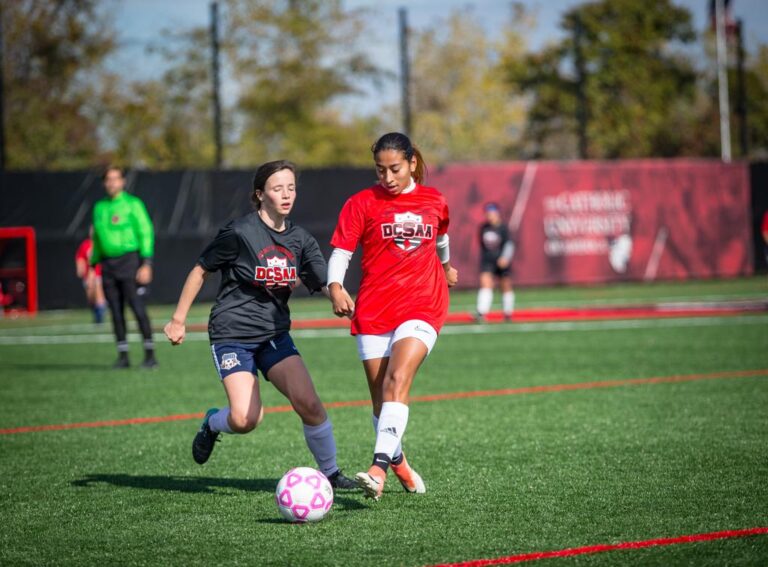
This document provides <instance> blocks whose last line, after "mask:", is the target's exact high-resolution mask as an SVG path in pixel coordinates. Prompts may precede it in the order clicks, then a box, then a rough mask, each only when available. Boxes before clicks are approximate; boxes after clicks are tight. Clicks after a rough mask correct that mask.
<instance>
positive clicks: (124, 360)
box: [112, 354, 131, 370]
mask: <svg viewBox="0 0 768 567" xmlns="http://www.w3.org/2000/svg"><path fill="white" fill-rule="evenodd" d="M130 367H131V361H130V360H128V356H127V355H124V354H121V355H120V356H118V357H117V360H116V361H115V363H114V364H113V365H112V368H114V369H115V370H123V369H125V368H130Z"/></svg>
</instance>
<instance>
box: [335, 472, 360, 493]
mask: <svg viewBox="0 0 768 567" xmlns="http://www.w3.org/2000/svg"><path fill="white" fill-rule="evenodd" d="M328 481H329V482H330V483H331V486H332V487H333V489H334V490H357V489H358V488H360V486H359V485H358V484H357V481H356V480H354V479H352V478H349V477H346V476H344V473H343V472H341V469H339V470H337V471H336V472H335V473H333V474H332V475H331V476H329V477H328Z"/></svg>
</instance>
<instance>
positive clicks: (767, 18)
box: [110, 0, 768, 113]
mask: <svg viewBox="0 0 768 567" xmlns="http://www.w3.org/2000/svg"><path fill="white" fill-rule="evenodd" d="M638 1H650V2H652V1H653V0H638ZM581 3H583V0H526V1H524V2H523V4H524V5H525V6H526V7H528V8H529V9H530V10H532V11H533V12H534V13H535V14H536V25H535V26H534V27H533V29H531V30H530V32H529V36H528V41H529V46H530V48H531V49H533V50H535V49H538V48H540V47H541V46H542V45H545V44H547V43H549V42H555V41H557V40H558V39H559V38H560V37H561V32H560V30H559V23H560V18H561V16H562V14H563V12H564V11H566V10H567V9H569V8H571V7H572V6H575V5H578V4H581ZM675 3H676V4H677V5H679V6H684V7H687V8H688V9H689V10H690V11H691V12H692V14H693V22H694V26H695V28H696V29H697V30H702V29H705V28H706V27H707V25H708V22H707V18H708V4H709V0H676V2H675ZM345 4H346V6H348V7H349V8H366V9H368V10H369V11H370V14H371V16H370V18H369V19H368V21H369V28H370V29H369V30H367V31H368V32H369V34H370V37H373V38H375V39H376V41H373V42H368V43H367V45H368V47H367V49H369V50H370V54H371V56H372V57H373V58H374V59H375V60H376V62H377V63H378V65H379V66H381V67H382V68H384V69H387V70H391V71H393V72H397V69H398V51H397V46H398V36H397V10H398V8H399V7H400V6H402V5H407V7H408V22H409V25H410V26H411V27H413V28H417V29H418V28H423V27H428V26H431V25H434V23H435V22H439V21H440V20H441V19H442V18H444V17H445V16H446V15H447V14H448V13H450V12H451V11H452V10H454V9H470V10H471V12H472V13H473V14H474V16H475V18H476V19H477V21H479V22H480V23H481V24H482V25H483V26H484V27H485V28H486V29H487V30H488V33H489V34H498V33H499V31H500V29H501V26H502V25H504V24H505V23H506V22H508V21H509V6H510V2H509V1H507V0H410V1H409V2H407V3H406V2H402V1H390V0H346V2H345ZM731 4H732V6H733V10H732V11H733V15H734V16H735V17H741V18H743V20H744V22H745V31H746V37H745V39H746V46H747V50H748V51H752V50H754V49H755V48H756V46H757V45H758V44H760V43H768V0H732V2H731ZM209 5H210V0H111V3H110V7H113V8H115V9H116V13H117V19H116V27H117V28H118V30H119V41H120V43H121V45H123V49H121V51H120V53H119V54H118V55H117V56H116V58H115V59H116V61H115V63H116V64H117V65H118V66H119V67H120V68H121V69H122V70H123V75H124V76H134V77H136V78H148V77H151V76H153V75H156V74H158V73H159V72H160V71H161V69H162V67H161V63H160V61H159V59H157V58H156V57H152V56H149V55H147V54H146V53H145V51H144V50H145V46H147V45H148V44H149V43H150V42H152V41H157V40H158V39H159V38H161V37H162V31H163V30H164V29H181V28H187V27H193V26H207V25H208V15H209ZM390 83H391V84H388V85H387V86H386V87H385V88H384V89H380V90H379V91H377V92H375V93H374V92H371V93H370V94H369V95H368V96H366V97H365V98H364V99H358V100H356V101H351V108H353V109H355V111H357V112H360V113H368V112H371V109H374V108H376V107H378V106H380V105H381V104H397V97H398V96H399V94H398V93H399V91H398V88H399V87H398V85H397V83H396V82H395V81H390ZM223 87H224V93H225V97H226V96H227V93H230V95H231V93H232V92H233V89H232V88H231V86H230V88H227V84H226V77H225V84H224V85H223ZM345 106H346V104H345Z"/></svg>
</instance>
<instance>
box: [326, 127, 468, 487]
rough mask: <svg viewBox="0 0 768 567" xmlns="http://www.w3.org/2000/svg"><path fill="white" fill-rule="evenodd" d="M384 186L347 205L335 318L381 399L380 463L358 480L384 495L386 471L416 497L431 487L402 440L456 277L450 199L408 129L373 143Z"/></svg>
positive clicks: (332, 272)
mask: <svg viewBox="0 0 768 567" xmlns="http://www.w3.org/2000/svg"><path fill="white" fill-rule="evenodd" d="M371 150H372V152H373V159H374V163H375V166H376V175H377V177H378V180H379V183H378V184H377V185H374V186H372V187H368V188H367V189H363V190H362V191H360V192H358V193H356V194H354V195H353V196H352V197H350V198H349V199H348V200H347V202H346V203H345V204H344V207H343V208H342V210H341V213H340V214H339V221H338V224H337V225H336V230H335V232H334V234H333V238H332V240H331V244H332V245H333V246H334V249H333V252H332V253H331V259H330V261H329V265H328V290H329V291H330V293H331V301H332V302H333V311H334V313H335V314H336V315H337V316H347V317H351V318H352V334H353V335H356V336H357V348H358V353H359V355H360V359H361V360H362V362H363V368H364V369H365V376H366V378H367V380H368V389H369V390H370V393H371V401H372V405H373V425H374V429H375V430H376V444H375V446H374V450H373V463H372V465H371V467H370V468H369V469H368V471H367V472H360V473H358V474H357V475H356V476H355V478H356V479H357V481H358V483H359V484H360V487H361V488H362V489H363V490H364V491H365V493H366V496H367V497H369V498H373V499H375V500H378V499H379V498H380V497H381V494H382V491H383V490H384V481H385V480H386V476H387V470H388V469H389V468H390V466H391V467H392V470H393V472H394V473H395V475H396V476H397V478H398V480H399V481H400V484H402V486H403V488H405V490H406V491H408V492H411V493H423V492H426V487H425V485H424V482H423V480H422V478H421V477H420V476H419V475H418V474H417V473H416V471H414V470H413V469H412V468H411V467H410V465H409V464H408V462H407V461H406V459H405V455H404V454H403V450H402V444H401V440H402V438H403V434H404V433H405V428H406V425H407V424H408V414H409V408H408V397H409V393H410V389H411V384H412V383H413V380H414V378H415V376H416V371H417V370H418V369H419V367H420V366H421V363H422V362H424V360H425V359H426V358H427V355H428V354H429V352H430V351H431V350H432V347H433V346H434V344H435V342H436V341H437V334H438V332H439V331H440V329H441V327H442V326H443V323H444V322H445V319H446V316H447V314H448V301H449V298H448V287H449V286H453V285H456V282H457V279H458V275H457V272H456V270H455V269H454V268H453V267H452V266H451V263H450V253H449V250H448V223H449V218H448V205H447V204H446V201H445V197H443V195H442V194H441V193H440V192H439V191H437V189H433V188H432V187H425V186H423V185H422V183H423V181H424V174H425V169H426V168H425V165H424V159H423V158H422V157H421V154H420V153H419V151H418V149H416V148H415V147H414V146H413V145H412V144H411V141H410V139H408V137H407V136H406V135H404V134H400V133H398V132H393V133H390V134H385V135H384V136H382V137H381V138H380V139H379V140H378V141H377V142H376V143H375V144H374V145H373V147H372V148H371ZM358 244H360V245H361V246H362V249H363V258H362V270H363V274H362V280H361V282H360V290H359V292H358V295H357V304H355V303H354V302H353V301H352V299H351V298H350V296H349V294H348V293H347V292H346V290H345V289H344V287H343V284H344V275H345V273H346V271H347V268H348V266H349V261H350V259H351V257H352V253H353V252H354V251H355V249H356V248H357V245H358Z"/></svg>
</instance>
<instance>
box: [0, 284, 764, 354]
mask: <svg viewBox="0 0 768 567" xmlns="http://www.w3.org/2000/svg"><path fill="white" fill-rule="evenodd" d="M765 299H766V298H765V296H761V295H755V294H748V295H733V294H731V295H715V294H713V295H696V296H671V297H656V298H653V299H650V298H648V299H644V298H631V299H630V298H623V297H616V298H604V299H576V300H573V299H570V300H568V301H567V302H563V301H558V300H550V301H537V302H536V303H535V304H532V305H526V304H525V303H519V307H520V309H538V308H545V307H562V308H564V309H569V308H578V307H581V306H585V305H622V306H628V307H632V306H633V305H634V306H639V305H648V304H654V305H659V306H661V305H665V304H668V305H666V306H667V307H669V308H672V307H674V308H678V309H684V308H686V307H689V308H691V309H694V308H700V307H707V305H706V304H707V302H714V303H717V302H731V303H736V304H738V303H746V302H751V301H752V302H756V301H765ZM474 301H475V299H474V296H473V297H472V298H469V299H468V300H467V301H456V302H453V307H454V312H459V311H461V308H462V307H466V310H467V311H469V310H471V309H474V306H475V304H474ZM48 314H49V312H46V316H47V315H48ZM332 317H333V315H332V314H331V312H330V310H329V311H307V312H303V313H293V314H291V318H292V319H293V320H294V321H302V320H306V319H331V318H332ZM207 323H208V318H207V317H205V318H194V319H190V320H189V321H187V325H188V326H190V325H205V324H207ZM128 326H129V328H133V329H134V330H135V329H136V324H135V322H134V321H128ZM111 328H112V327H111V323H109V321H107V322H105V323H104V324H103V326H97V325H95V324H93V323H70V324H64V323H59V324H54V325H30V326H25V327H22V328H13V327H7V328H5V329H0V338H2V337H15V336H17V335H18V334H19V333H22V332H26V333H29V334H48V333H53V334H56V333H82V334H89V335H99V334H103V333H104V332H105V331H107V332H108V331H109V330H110V329H111ZM94 342H95V341H94ZM0 344H2V343H0Z"/></svg>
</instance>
